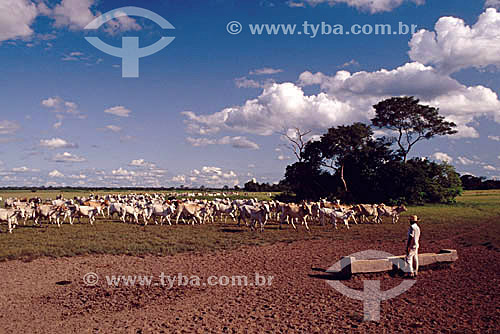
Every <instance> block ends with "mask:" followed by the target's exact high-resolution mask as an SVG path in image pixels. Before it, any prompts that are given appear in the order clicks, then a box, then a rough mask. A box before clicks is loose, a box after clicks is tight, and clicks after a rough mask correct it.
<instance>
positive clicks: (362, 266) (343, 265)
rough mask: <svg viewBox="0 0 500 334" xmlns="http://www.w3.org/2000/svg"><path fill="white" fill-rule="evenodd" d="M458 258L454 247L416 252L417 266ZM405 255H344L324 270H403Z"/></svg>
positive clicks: (329, 271) (337, 271)
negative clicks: (432, 251)
mask: <svg viewBox="0 0 500 334" xmlns="http://www.w3.org/2000/svg"><path fill="white" fill-rule="evenodd" d="M457 259H458V254H457V251H456V250H455V249H442V250H440V251H439V253H422V254H418V261H419V266H421V267H422V266H428V265H431V264H435V263H450V262H455V261H456V260H457ZM405 267H406V262H405V256H404V255H401V256H388V257H381V258H370V259H356V257H354V256H344V257H343V258H342V259H341V260H340V261H339V262H337V263H336V264H335V265H333V266H332V267H331V268H329V269H328V270H327V271H326V272H327V273H330V274H342V276H351V275H352V274H364V273H378V272H384V271H391V270H396V271H399V270H402V271H405Z"/></svg>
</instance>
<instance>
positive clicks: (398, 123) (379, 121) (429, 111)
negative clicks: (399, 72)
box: [372, 96, 457, 161]
mask: <svg viewBox="0 0 500 334" xmlns="http://www.w3.org/2000/svg"><path fill="white" fill-rule="evenodd" d="M419 102H420V101H419V100H418V99H416V98H415V97H413V96H410V97H408V96H406V97H392V98H390V99H387V100H384V101H382V102H379V103H378V104H376V105H374V106H373V108H375V114H376V116H375V117H374V118H373V119H372V124H373V125H374V126H376V127H378V128H385V129H388V130H392V131H394V132H395V133H396V137H395V139H396V142H397V145H398V146H399V153H400V154H401V156H402V157H403V160H404V161H406V159H407V157H408V153H409V152H410V150H411V149H412V148H413V146H414V145H415V144H416V143H417V142H419V141H420V140H423V139H431V138H432V137H434V136H442V135H452V134H454V133H456V132H457V131H456V130H454V128H455V127H456V124H455V123H453V122H447V121H445V120H444V117H443V116H441V115H439V109H437V108H434V107H430V106H425V105H421V104H419Z"/></svg>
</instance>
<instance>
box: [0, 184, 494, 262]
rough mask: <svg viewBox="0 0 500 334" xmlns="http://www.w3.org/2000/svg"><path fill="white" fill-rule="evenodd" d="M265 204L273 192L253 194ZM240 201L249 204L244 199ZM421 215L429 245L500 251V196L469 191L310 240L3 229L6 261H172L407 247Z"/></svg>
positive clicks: (117, 229)
mask: <svg viewBox="0 0 500 334" xmlns="http://www.w3.org/2000/svg"><path fill="white" fill-rule="evenodd" d="M60 193H61V192H59V191H52V192H51V191H44V192H40V191H39V192H37V193H31V192H2V193H0V196H1V197H3V198H4V199H5V198H7V197H18V198H19V197H33V196H37V197H41V198H55V197H56V196H57V195H58V194H60ZM63 195H64V197H65V198H72V197H73V196H83V195H85V193H83V192H81V193H80V192H71V193H63ZM249 195H250V196H251V197H257V198H259V199H265V198H266V197H267V196H268V193H257V194H254V193H252V194H249ZM238 197H245V194H244V193H242V194H241V195H240V196H238ZM413 214H416V215H418V216H419V217H421V219H422V223H421V228H422V233H423V235H424V236H425V239H426V240H443V239H455V240H458V241H459V242H460V243H461V244H463V245H464V246H484V247H488V248H490V249H496V250H499V249H500V191H467V192H465V193H464V195H462V196H461V197H459V198H458V199H457V203H456V204H453V205H426V206H418V207H410V208H409V211H408V212H406V213H404V214H403V215H402V217H401V220H400V222H399V223H397V224H395V225H393V224H391V223H390V221H389V220H388V219H386V220H385V221H384V223H383V224H381V225H375V224H363V225H361V224H360V225H351V229H350V230H347V229H345V227H340V226H339V229H338V230H335V229H333V228H332V227H331V226H317V225H313V226H311V230H312V231H311V232H310V233H308V232H306V231H305V229H304V228H303V227H302V226H299V230H298V231H294V230H293V229H292V228H291V226H288V225H285V226H284V228H283V230H279V229H278V225H277V224H276V223H275V222H271V223H269V224H268V225H266V230H265V231H264V232H263V233H260V232H252V231H250V230H249V229H248V228H246V227H244V226H242V227H238V226H237V224H236V223H234V222H232V221H230V220H228V222H227V223H224V222H216V223H215V224H205V225H202V226H200V225H196V226H191V225H178V226H168V225H163V226H160V225H148V226H146V227H144V226H138V225H135V224H128V223H122V222H119V221H118V220H105V219H98V221H97V222H96V224H94V225H93V226H91V225H90V224H88V223H87V222H86V221H84V220H82V223H81V224H79V223H75V224H74V225H69V224H63V225H62V227H61V228H57V226H55V225H48V224H44V225H43V227H35V226H32V225H31V223H28V225H26V226H23V225H22V222H21V225H20V226H18V228H16V229H15V230H14V232H13V233H12V234H8V233H5V231H6V226H5V225H0V230H1V231H2V233H0V260H10V259H22V260H31V259H34V258H37V257H41V256H49V257H61V256H77V255H88V254H128V255H133V256H141V255H146V254H153V255H159V256H164V255H172V254H176V253H179V252H207V251H217V250H223V249H234V248H237V247H240V246H242V245H264V244H270V243H275V242H293V241H296V240H304V239H318V238H327V239H331V240H332V245H334V241H335V240H353V239H363V240H364V241H365V242H366V244H367V245H373V246H376V243H377V242H379V241H382V240H389V241H394V242H398V243H400V242H404V239H405V236H406V230H407V227H408V226H407V217H408V216H409V215H413Z"/></svg>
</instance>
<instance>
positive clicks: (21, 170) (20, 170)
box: [12, 166, 40, 173]
mask: <svg viewBox="0 0 500 334" xmlns="http://www.w3.org/2000/svg"><path fill="white" fill-rule="evenodd" d="M12 171H13V172H14V173H37V172H39V171H40V170H39V169H37V168H29V167H26V166H22V167H16V168H12Z"/></svg>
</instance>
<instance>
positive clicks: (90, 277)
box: [83, 273, 99, 286]
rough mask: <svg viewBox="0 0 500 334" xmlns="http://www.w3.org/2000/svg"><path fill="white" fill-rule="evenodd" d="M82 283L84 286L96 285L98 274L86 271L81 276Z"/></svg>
mask: <svg viewBox="0 0 500 334" xmlns="http://www.w3.org/2000/svg"><path fill="white" fill-rule="evenodd" d="M83 283H84V284H85V285H86V286H96V285H97V283H99V275H97V274H96V273H86V274H85V275H84V276H83Z"/></svg>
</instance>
